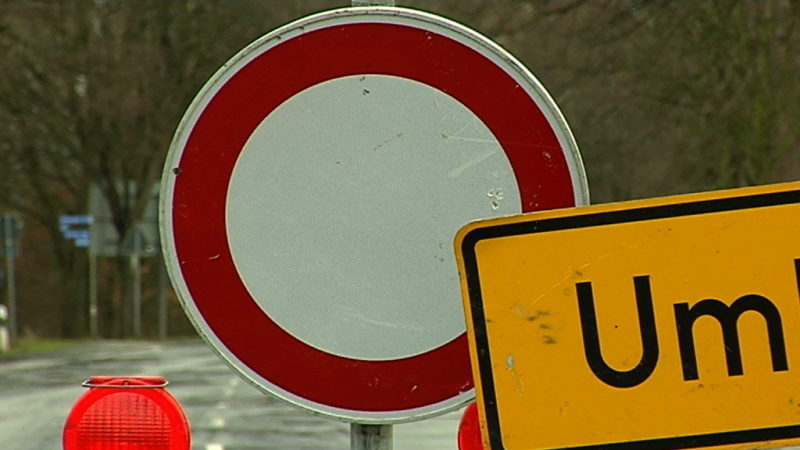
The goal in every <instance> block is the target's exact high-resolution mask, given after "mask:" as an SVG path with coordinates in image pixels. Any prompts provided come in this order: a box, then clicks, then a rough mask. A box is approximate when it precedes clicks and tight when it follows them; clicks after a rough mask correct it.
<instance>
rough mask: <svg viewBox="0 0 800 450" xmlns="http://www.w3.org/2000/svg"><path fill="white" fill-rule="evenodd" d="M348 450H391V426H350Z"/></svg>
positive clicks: (356, 424)
mask: <svg viewBox="0 0 800 450" xmlns="http://www.w3.org/2000/svg"><path fill="white" fill-rule="evenodd" d="M350 449H351V450H392V426H391V425H364V424H360V423H352V424H350Z"/></svg>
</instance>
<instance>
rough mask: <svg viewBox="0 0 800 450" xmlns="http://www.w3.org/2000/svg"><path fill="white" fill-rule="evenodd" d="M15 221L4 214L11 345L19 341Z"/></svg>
mask: <svg viewBox="0 0 800 450" xmlns="http://www.w3.org/2000/svg"><path fill="white" fill-rule="evenodd" d="M13 225H14V223H13V219H12V217H11V215H10V214H8V213H6V214H3V237H4V238H5V239H4V241H5V242H3V244H4V245H5V256H6V299H7V301H8V334H9V337H10V341H11V345H14V342H16V340H17V292H16V285H15V284H14V236H13V235H12V234H13V232H14V230H13V228H14V227H13Z"/></svg>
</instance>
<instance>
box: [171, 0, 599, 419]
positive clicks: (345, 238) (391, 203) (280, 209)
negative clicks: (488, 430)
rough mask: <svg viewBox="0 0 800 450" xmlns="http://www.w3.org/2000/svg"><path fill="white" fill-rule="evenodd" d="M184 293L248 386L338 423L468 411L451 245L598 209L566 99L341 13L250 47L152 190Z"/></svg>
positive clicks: (378, 17)
mask: <svg viewBox="0 0 800 450" xmlns="http://www.w3.org/2000/svg"><path fill="white" fill-rule="evenodd" d="M161 201H162V207H161V214H162V215H161V232H162V243H163V244H162V245H163V246H164V255H165V258H166V260H167V266H168V269H169V272H170V277H171V279H172V281H173V285H174V286H175V288H176V291H177V293H178V295H179V298H180V299H181V302H182V305H183V307H184V309H185V310H186V312H187V314H188V316H189V317H190V319H191V320H192V321H193V323H194V325H195V327H196V328H197V329H198V331H199V332H200V333H201V335H202V336H203V337H204V338H205V339H206V340H207V341H208V342H209V343H210V344H211V345H212V346H213V347H214V348H215V349H216V350H217V351H218V352H219V353H220V354H221V355H222V356H223V357H224V359H225V360H226V361H227V362H228V363H229V364H230V365H231V366H232V367H234V369H235V370H237V371H238V372H239V373H240V374H242V375H243V376H245V377H246V378H247V379H249V380H251V381H252V382H253V383H254V384H255V385H256V386H258V387H260V388H262V389H263V390H265V391H267V392H269V393H272V394H274V395H276V396H278V397H280V398H283V399H285V400H288V401H290V402H292V403H295V404H297V405H300V406H302V407H305V408H308V409H310V410H312V411H315V412H318V413H322V414H325V415H328V416H331V417H334V418H339V419H344V420H348V421H353V422H360V423H394V422H400V421H406V420H413V419H418V418H422V417H426V416H430V415H434V414H438V413H442V412H445V411H448V410H450V409H453V408H456V407H458V406H461V405H463V404H464V403H465V402H467V401H469V400H470V399H471V398H472V397H473V385H472V377H471V373H470V365H469V354H468V351H467V343H466V337H465V326H464V318H463V311H462V309H461V303H460V294H459V284H458V274H457V270H456V264H455V256H454V254H453V251H452V243H451V242H452V239H453V236H454V235H455V232H456V231H457V230H458V229H459V228H460V227H461V226H462V225H463V224H465V223H467V222H469V221H472V220H475V219H480V218H486V217H491V216H497V215H507V214H515V213H519V212H525V211H533V210H537V209H548V208H556V207H566V206H573V205H576V204H585V203H587V202H588V193H587V188H586V181H585V176H584V173H583V168H582V165H581V161H580V157H579V154H578V151H577V147H576V145H575V142H574V140H573V138H572V135H571V133H570V131H569V129H568V127H567V125H566V123H565V121H564V119H563V118H562V116H561V114H560V112H559V111H558V109H557V107H556V106H555V103H554V102H553V101H552V99H551V98H550V97H549V95H548V94H547V93H546V92H545V90H544V89H543V88H542V87H541V85H540V84H539V83H538V82H537V81H536V79H535V78H534V77H533V76H532V75H531V74H530V73H529V72H528V71H527V70H526V69H525V68H524V67H523V66H522V65H521V64H520V63H519V62H517V61H516V60H515V59H514V58H513V57H511V56H510V55H509V54H507V53H506V52H505V51H503V50H502V49H500V48H499V47H498V46H496V45H495V44H493V43H492V42H491V41H489V40H488V39H486V38H485V37H483V36H481V35H479V34H477V33H476V32H474V31H472V30H469V29H467V28H465V27H463V26H461V25H458V24H455V23H453V22H451V21H448V20H446V19H442V18H440V17H437V16H433V15H430V14H426V13H422V12H418V11H413V10H407V9H402V8H381V7H366V8H346V9H341V10H334V11H328V12H324V13H320V14H317V15H314V16H310V17H307V18H304V19H301V20H299V21H296V22H294V23H292V24H289V25H287V26H284V27H283V28H280V29H278V30H276V31H274V32H271V33H269V34H267V35H265V36H264V37H262V38H260V39H258V40H257V41H255V42H254V43H252V44H251V45H249V46H248V47H246V48H245V49H244V50H242V51H241V52H240V53H239V54H238V55H236V56H235V57H233V58H232V59H231V60H230V61H229V62H228V63H226V64H225V65H224V66H223V67H222V68H221V69H220V70H219V71H218V72H217V73H216V74H215V75H214V76H213V77H212V78H211V79H210V80H209V81H208V82H207V84H206V85H205V86H204V87H203V89H202V90H201V91H200V93H199V94H198V96H197V97H196V98H195V100H194V102H193V103H192V104H191V105H190V107H189V108H188V110H187V112H186V114H185V116H184V118H183V120H182V122H181V124H180V125H179V127H178V129H177V131H176V133H175V137H174V139H173V142H172V145H171V148H170V152H169V155H168V156H167V162H166V166H165V171H164V180H163V184H162V190H161Z"/></svg>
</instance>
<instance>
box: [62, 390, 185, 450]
mask: <svg viewBox="0 0 800 450" xmlns="http://www.w3.org/2000/svg"><path fill="white" fill-rule="evenodd" d="M166 384H167V383H166V380H164V379H163V378H160V377H92V378H90V379H89V380H88V381H87V382H86V383H84V385H85V386H87V387H89V390H88V391H87V392H86V393H84V394H83V396H81V398H79V399H78V401H77V402H76V403H75V406H73V407H72V411H70V413H69V416H68V417H67V421H66V423H65V425H64V442H63V444H64V450H123V449H124V450H188V449H189V446H190V442H191V438H190V433H189V422H188V420H187V419H186V415H185V414H184V413H183V410H182V409H181V407H180V405H179V404H178V402H177V400H175V398H174V397H173V396H172V395H171V394H170V393H169V392H167V390H166V389H164V386H166Z"/></svg>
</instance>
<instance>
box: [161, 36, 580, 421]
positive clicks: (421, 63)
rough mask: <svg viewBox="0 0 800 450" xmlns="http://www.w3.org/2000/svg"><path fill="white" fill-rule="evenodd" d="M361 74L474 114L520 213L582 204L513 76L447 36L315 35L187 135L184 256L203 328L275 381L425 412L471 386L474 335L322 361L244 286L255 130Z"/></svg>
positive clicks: (361, 406) (250, 75)
mask: <svg viewBox="0 0 800 450" xmlns="http://www.w3.org/2000/svg"><path fill="white" fill-rule="evenodd" d="M363 74H380V75H392V76H397V77H403V78H407V79H410V80H414V81H418V82H420V83H425V84H427V85H430V86H432V87H434V88H436V89H439V90H440V91H443V92H445V93H447V94H449V95H450V96H452V97H454V98H456V99H457V100H458V101H460V102H461V103H463V104H464V105H465V106H467V107H468V108H469V109H470V110H471V111H472V112H473V113H474V114H476V115H477V116H478V117H479V118H480V119H481V120H482V121H483V122H484V124H486V126H487V127H488V128H489V130H491V132H492V133H493V134H494V135H495V137H496V138H497V140H498V141H499V143H500V144H501V146H502V147H503V149H504V150H505V152H506V154H507V156H508V159H509V161H510V163H511V166H512V168H513V171H514V173H515V176H516V179H517V183H518V186H519V192H520V197H521V199H522V205H521V208H522V211H525V212H527V211H533V210H538V209H549V208H557V207H568V206H574V203H575V200H574V191H573V185H572V178H571V176H570V171H569V167H568V165H567V161H566V157H565V155H564V150H563V149H562V147H561V145H560V144H559V141H558V138H557V137H556V135H555V133H554V131H553V127H552V125H551V124H550V123H549V122H548V121H547V119H546V117H545V116H544V114H543V113H542V111H541V110H540V109H539V107H538V106H537V105H536V103H535V102H534V101H533V100H532V99H531V98H530V96H529V95H528V93H527V92H526V91H525V89H523V88H521V87H520V85H519V83H518V82H517V81H516V80H515V79H514V78H513V77H512V76H511V75H509V74H508V73H506V71H505V70H504V69H502V68H501V67H499V66H498V65H497V64H495V63H494V62H493V61H491V60H490V59H488V58H487V57H486V56H484V55H482V54H481V53H479V52H477V51H476V50H473V49H472V48H470V47H468V46H466V45H464V44H462V43H459V42H457V41H456V40H454V39H452V38H449V37H446V36H444V35H441V34H437V33H434V32H431V31H427V30H424V29H420V28H415V27H412V26H408V25H399V24H389V23H351V24H344V25H336V26H329V27H327V28H321V29H317V30H314V31H309V32H306V33H304V34H301V35H298V36H296V37H293V38H289V39H287V40H286V41H284V42H282V43H280V44H277V45H275V46H273V47H271V48H269V49H268V50H266V51H264V52H263V53H262V54H260V55H258V56H257V57H255V58H254V59H253V60H251V61H250V62H248V63H247V64H246V65H244V66H243V67H242V68H241V69H240V70H238V71H237V72H236V73H235V74H233V75H232V76H231V77H230V79H229V80H228V81H227V82H226V83H225V84H224V85H223V86H222V87H221V88H220V89H219V90H218V91H217V92H216V94H215V95H214V96H213V98H211V100H210V101H209V102H208V104H207V105H206V106H205V109H204V110H203V111H202V114H200V116H199V117H198V119H197V121H196V123H195V124H194V127H193V129H192V131H191V134H190V135H189V137H188V140H187V142H186V145H185V147H184V149H183V153H182V155H181V159H180V163H179V167H180V175H178V176H177V177H176V178H175V187H174V193H173V195H174V196H173V202H172V221H173V234H174V243H175V250H176V253H177V260H178V261H179V262H180V270H181V272H182V275H183V278H184V281H185V284H186V286H187V287H188V290H189V292H190V295H191V298H192V300H193V301H194V304H195V305H196V307H197V310H198V311H200V313H201V315H202V317H203V320H205V322H206V323H207V324H208V326H209V327H210V329H211V330H212V331H213V333H214V334H215V335H216V336H217V338H218V339H219V341H220V342H222V343H224V345H225V346H226V347H227V348H228V350H229V351H230V352H231V353H232V354H233V355H235V356H236V358H238V359H239V361H241V362H242V363H243V364H244V365H246V366H247V367H249V368H250V369H251V370H252V371H253V372H255V373H257V374H258V375H260V376H261V377H263V378H264V379H265V380H268V381H269V382H270V383H272V384H274V385H275V386H278V387H279V388H281V389H284V390H285V391H288V392H290V393H292V394H294V395H297V396H298V397H301V398H304V399H308V400H310V401H312V402H316V403H319V404H322V405H327V406H330V407H334V408H342V409H348V410H357V411H371V412H384V411H401V410H408V409H414V408H422V407H426V406H429V405H433V404H436V403H439V402H443V401H445V400H448V399H450V398H453V397H455V396H457V395H459V394H460V393H463V392H465V391H467V390H469V389H471V388H472V387H473V383H472V376H471V368H470V361H469V352H468V349H467V341H466V335H465V334H462V335H460V336H458V337H457V338H455V339H454V340H452V341H450V342H449V343H447V344H445V345H443V346H441V347H439V348H437V349H434V350H431V351H429V352H427V353H424V354H420V355H416V356H413V357H409V358H403V359H397V360H388V361H364V360H356V359H349V358H343V357H340V356H336V355H332V354H329V353H326V352H323V351H320V350H318V349H316V348H313V347H311V346H309V345H307V344H305V343H303V342H301V341H299V340H298V339H296V338H294V337H293V336H291V335H290V334H289V333H287V332H286V331H284V330H283V329H282V328H281V327H280V326H278V325H277V324H276V323H275V322H273V321H272V320H271V319H270V318H269V317H268V316H267V315H266V314H264V312H263V311H262V309H261V308H260V307H259V306H258V305H257V303H256V302H255V301H254V300H253V299H252V298H251V297H250V294H249V293H248V291H247V289H246V288H245V286H244V284H243V283H242V281H241V279H240V277H239V275H238V273H237V271H236V268H235V266H234V263H233V259H232V257H231V252H230V248H229V246H228V239H227V229H226V223H225V214H226V198H227V192H228V185H229V182H230V179H231V177H232V171H233V168H234V166H235V164H236V161H237V159H238V157H239V154H240V152H241V151H242V149H243V148H244V146H245V143H246V141H247V139H248V138H249V137H250V135H251V134H252V133H253V131H254V130H255V129H256V127H257V126H258V125H259V124H260V123H261V122H262V121H263V120H264V118H265V117H266V116H267V115H269V114H270V113H271V112H272V111H273V110H275V108H277V107H278V106H279V105H280V104H281V103H283V102H285V101H286V100H288V99H289V98H290V97H292V96H293V95H295V94H297V93H299V92H301V91H303V90H304V89H307V88H309V87H311V86H314V85H316V84H319V83H322V82H324V81H327V80H331V79H335V78H340V77H345V76H351V75H363Z"/></svg>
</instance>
